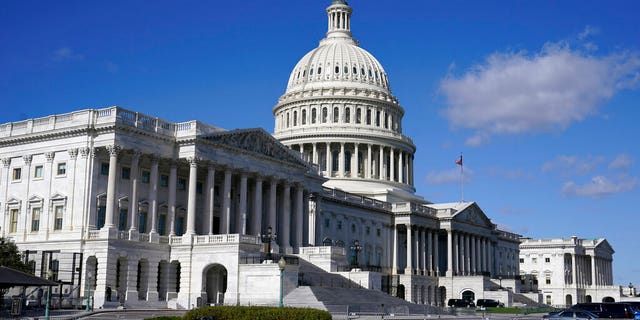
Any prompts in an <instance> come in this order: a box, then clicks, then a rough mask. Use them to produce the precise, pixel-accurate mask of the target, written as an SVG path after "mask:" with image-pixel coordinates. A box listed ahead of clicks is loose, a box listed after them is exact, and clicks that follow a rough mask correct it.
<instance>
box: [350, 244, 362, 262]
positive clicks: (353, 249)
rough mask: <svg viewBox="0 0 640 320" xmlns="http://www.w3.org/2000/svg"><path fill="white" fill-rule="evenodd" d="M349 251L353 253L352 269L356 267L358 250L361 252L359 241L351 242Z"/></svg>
mask: <svg viewBox="0 0 640 320" xmlns="http://www.w3.org/2000/svg"><path fill="white" fill-rule="evenodd" d="M349 249H351V251H353V252H354V253H355V257H354V260H353V266H354V267H356V268H357V267H358V253H359V252H360V250H362V247H361V246H360V241H358V240H356V241H354V242H353V245H352V246H351V247H349Z"/></svg>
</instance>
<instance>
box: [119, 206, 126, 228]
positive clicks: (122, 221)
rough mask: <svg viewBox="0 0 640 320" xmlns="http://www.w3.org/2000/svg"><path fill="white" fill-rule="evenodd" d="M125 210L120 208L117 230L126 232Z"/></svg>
mask: <svg viewBox="0 0 640 320" xmlns="http://www.w3.org/2000/svg"><path fill="white" fill-rule="evenodd" d="M127 211H128V210H127V208H120V217H119V220H118V230H120V231H125V230H127Z"/></svg>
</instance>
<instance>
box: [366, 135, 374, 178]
mask: <svg viewBox="0 0 640 320" xmlns="http://www.w3.org/2000/svg"><path fill="white" fill-rule="evenodd" d="M372 161H373V159H372V158H371V144H370V143H368V144H367V167H366V170H367V172H366V176H365V177H366V178H367V179H371V165H372V164H373V162H372Z"/></svg>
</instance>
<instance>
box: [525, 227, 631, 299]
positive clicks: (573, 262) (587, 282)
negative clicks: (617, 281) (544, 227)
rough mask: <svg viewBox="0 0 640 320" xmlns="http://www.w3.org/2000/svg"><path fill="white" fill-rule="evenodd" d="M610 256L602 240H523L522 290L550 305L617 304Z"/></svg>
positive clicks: (618, 288)
mask: <svg viewBox="0 0 640 320" xmlns="http://www.w3.org/2000/svg"><path fill="white" fill-rule="evenodd" d="M613 253H614V250H613V248H612V247H611V245H610V244H609V242H607V240H606V239H602V238H600V239H579V238H578V237H575V236H574V237H570V238H554V239H529V238H523V239H522V240H521V243H520V274H521V275H522V279H521V284H522V291H523V292H527V295H528V296H530V297H531V298H532V299H535V300H538V301H540V302H542V303H545V304H548V305H554V306H571V305H573V304H576V303H581V302H613V301H620V299H621V292H620V287H619V286H614V285H613V268H612V263H613Z"/></svg>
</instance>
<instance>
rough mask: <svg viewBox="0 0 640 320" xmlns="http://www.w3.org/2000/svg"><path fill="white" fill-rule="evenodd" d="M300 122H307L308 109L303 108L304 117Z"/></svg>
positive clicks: (303, 123)
mask: <svg viewBox="0 0 640 320" xmlns="http://www.w3.org/2000/svg"><path fill="white" fill-rule="evenodd" d="M300 122H301V124H302V125H305V124H307V110H306V109H303V110H302V119H300Z"/></svg>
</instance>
